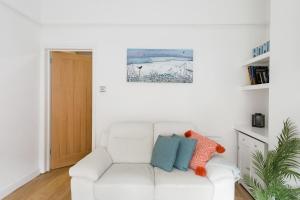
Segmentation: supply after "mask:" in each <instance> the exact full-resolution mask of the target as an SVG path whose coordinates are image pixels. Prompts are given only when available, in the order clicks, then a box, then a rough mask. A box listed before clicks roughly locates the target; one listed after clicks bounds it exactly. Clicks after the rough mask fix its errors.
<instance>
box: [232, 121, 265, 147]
mask: <svg viewBox="0 0 300 200" xmlns="http://www.w3.org/2000/svg"><path fill="white" fill-rule="evenodd" d="M234 129H235V130H236V131H239V132H242V133H244V134H246V135H248V136H250V137H253V138H255V139H257V140H260V141H262V142H264V143H266V144H268V141H269V139H268V128H256V127H252V126H250V125H235V127H234Z"/></svg>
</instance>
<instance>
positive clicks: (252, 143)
mask: <svg viewBox="0 0 300 200" xmlns="http://www.w3.org/2000/svg"><path fill="white" fill-rule="evenodd" d="M238 143H239V144H244V145H246V146H249V147H250V148H251V152H252V153H254V152H255V151H261V152H262V153H263V154H265V151H266V144H265V143H264V142H261V141H259V140H257V139H255V138H252V137H250V136H248V135H246V134H244V133H241V132H240V133H239V139H238Z"/></svg>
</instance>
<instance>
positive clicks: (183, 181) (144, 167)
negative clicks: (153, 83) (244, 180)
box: [69, 122, 236, 200]
mask: <svg viewBox="0 0 300 200" xmlns="http://www.w3.org/2000/svg"><path fill="white" fill-rule="evenodd" d="M189 129H194V130H195V129H196V127H194V126H193V125H192V124H190V123H183V122H159V123H146V122H123V123H116V124H113V125H112V126H111V128H110V131H109V133H108V134H107V140H106V141H107V142H106V143H105V144H104V145H102V146H100V145H99V146H98V147H97V148H96V149H95V150H94V151H93V152H92V153H90V154H89V155H87V156H86V157H85V158H83V159H82V160H81V161H79V162H78V163H77V164H76V165H75V166H73V167H71V168H70V171H69V173H70V176H71V177H72V179H71V191H72V199H73V200H96V199H97V200H168V199H172V200H199V199H201V200H234V184H235V181H236V177H235V175H234V173H233V171H232V169H231V168H230V167H221V165H214V164H213V160H214V159H212V160H211V161H209V163H208V165H207V173H208V175H207V177H200V176H196V175H195V174H194V172H193V171H192V170H189V171H187V172H184V171H179V170H176V169H174V170H173V171H172V172H165V171H163V170H161V169H159V168H153V167H152V166H151V164H150V160H151V155H152V149H153V145H154V144H155V141H156V139H157V137H158V135H171V134H173V133H176V134H178V135H183V133H184V132H185V131H187V130H189ZM104 140H105V139H103V140H102V141H104ZM233 168H234V167H233Z"/></svg>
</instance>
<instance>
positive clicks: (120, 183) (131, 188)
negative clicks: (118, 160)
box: [94, 164, 154, 200]
mask: <svg viewBox="0 0 300 200" xmlns="http://www.w3.org/2000/svg"><path fill="white" fill-rule="evenodd" d="M94 194H95V198H96V199H99V200H120V199H130V200H141V199H143V200H153V197H154V172H153V167H152V166H151V165H150V164H113V165H112V166H111V167H110V168H109V169H108V170H107V171H106V172H105V174H104V175H103V176H102V177H101V178H100V179H99V180H98V181H97V182H96V183H95V186H94Z"/></svg>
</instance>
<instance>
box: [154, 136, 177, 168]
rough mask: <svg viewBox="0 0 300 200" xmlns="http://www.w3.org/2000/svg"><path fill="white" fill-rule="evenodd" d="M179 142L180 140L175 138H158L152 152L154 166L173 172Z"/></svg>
mask: <svg viewBox="0 0 300 200" xmlns="http://www.w3.org/2000/svg"><path fill="white" fill-rule="evenodd" d="M179 142H180V139H179V138H176V137H173V136H161V135H160V136H158V138H157V140H156V143H155V145H154V149H153V152H152V158H151V164H152V166H153V167H158V168H161V169H163V170H166V171H168V172H170V171H172V170H173V165H174V162H175V160H176V155H177V149H178V147H179Z"/></svg>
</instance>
